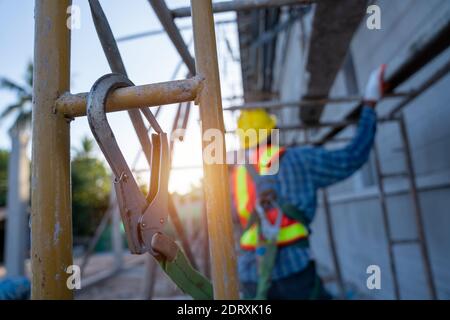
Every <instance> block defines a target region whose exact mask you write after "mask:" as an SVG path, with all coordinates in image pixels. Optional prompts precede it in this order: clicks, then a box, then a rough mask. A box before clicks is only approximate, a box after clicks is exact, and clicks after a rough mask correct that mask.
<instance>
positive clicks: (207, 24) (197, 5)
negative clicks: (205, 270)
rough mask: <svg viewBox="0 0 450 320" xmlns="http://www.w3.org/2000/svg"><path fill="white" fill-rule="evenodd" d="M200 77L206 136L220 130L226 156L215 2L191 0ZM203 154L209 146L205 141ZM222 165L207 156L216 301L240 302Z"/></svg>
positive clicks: (212, 265) (201, 115) (222, 148)
mask: <svg viewBox="0 0 450 320" xmlns="http://www.w3.org/2000/svg"><path fill="white" fill-rule="evenodd" d="M191 6H192V24H193V28H194V43H195V59H196V67H197V74H198V75H201V76H203V77H205V81H204V83H203V88H202V90H201V91H200V95H199V97H198V99H197V100H196V101H197V102H198V103H199V105H200V118H201V121H202V125H201V127H202V136H204V134H205V132H207V130H210V129H213V130H217V131H218V133H219V134H220V138H221V141H222V142H223V144H222V146H221V147H220V150H217V152H221V153H222V155H224V156H225V137H224V123H223V111H222V99H221V92H220V79H219V68H218V63H217V51H216V50H217V49H216V36H215V32H214V19H213V12H212V3H211V1H198V0H191ZM202 147H203V151H205V148H206V147H207V143H206V142H205V141H202ZM221 162H222V163H213V164H210V163H208V161H207V159H205V152H203V172H204V179H205V186H207V187H206V188H204V189H205V198H206V215H207V222H208V234H209V245H210V256H211V270H212V280H213V287H214V298H215V299H238V298H239V289H238V277H237V268H236V252H235V248H234V238H233V234H234V233H233V224H232V219H231V210H230V190H229V177H228V168H227V165H226V161H225V157H223V161H221Z"/></svg>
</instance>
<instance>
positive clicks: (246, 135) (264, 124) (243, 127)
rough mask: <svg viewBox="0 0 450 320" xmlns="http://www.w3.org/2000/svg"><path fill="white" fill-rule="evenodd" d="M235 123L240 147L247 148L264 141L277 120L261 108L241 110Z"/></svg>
mask: <svg viewBox="0 0 450 320" xmlns="http://www.w3.org/2000/svg"><path fill="white" fill-rule="evenodd" d="M237 124H238V129H239V130H237V134H238V136H239V140H240V143H241V147H243V148H246V149H247V148H252V147H254V146H256V145H257V144H258V143H260V142H262V141H264V140H265V139H266V138H267V135H268V134H270V130H271V129H273V128H275V126H276V124H277V120H276V118H275V116H273V115H270V114H268V113H267V112H266V111H265V110H263V109H254V110H247V111H241V114H240V115H239V118H238V121H237Z"/></svg>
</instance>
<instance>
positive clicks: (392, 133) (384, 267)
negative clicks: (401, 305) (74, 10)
mask: <svg viewBox="0 0 450 320" xmlns="http://www.w3.org/2000/svg"><path fill="white" fill-rule="evenodd" d="M375 3H376V4H378V5H379V6H380V8H381V12H382V17H381V19H382V29H381V30H368V29H367V28H366V24H365V20H363V22H362V23H361V26H360V28H359V29H358V31H357V32H356V34H355V36H354V38H353V41H352V44H351V53H352V57H353V60H354V65H355V69H356V77H357V83H358V86H359V91H360V93H361V94H362V92H363V89H364V86H365V82H366V81H367V78H368V75H369V73H370V71H371V70H373V69H374V68H375V67H377V66H378V65H379V64H381V63H387V64H388V71H389V70H391V71H392V70H395V69H396V68H397V67H398V66H400V65H401V64H402V62H403V61H404V60H405V58H406V57H408V56H409V55H411V53H412V52H413V51H414V49H415V48H417V47H420V46H421V44H423V43H424V42H425V41H426V40H427V39H428V38H429V37H430V35H431V34H433V33H434V32H435V31H436V30H437V29H438V28H439V27H441V26H442V25H444V24H445V23H447V21H448V20H449V19H450V18H449V17H450V1H447V0H429V1H422V0H384V1H375ZM311 16H312V14H311V15H307V16H305V18H304V21H303V27H302V23H301V22H298V23H296V24H295V25H294V26H293V27H292V29H291V31H290V34H289V40H290V41H289V42H288V45H287V46H286V47H285V48H286V49H284V50H283V49H281V48H282V42H283V41H282V38H283V37H280V40H279V53H281V52H282V53H283V54H278V61H277V64H276V67H275V70H276V73H277V77H276V81H275V88H274V89H275V90H278V91H279V93H280V99H286V100H292V99H298V98H299V97H300V92H299V88H300V87H301V82H302V81H303V79H302V68H303V63H304V53H305V45H304V43H305V39H307V38H308V34H309V32H310V31H309V30H308V21H309V20H310V19H311ZM284 36H286V35H284ZM449 59H450V50H447V51H446V52H444V53H443V54H441V55H440V56H439V57H438V58H437V59H435V60H434V61H433V62H432V63H430V64H429V65H427V66H426V67H425V68H423V69H422V70H421V71H420V72H419V73H417V74H416V75H415V76H414V77H412V78H411V79H410V80H409V81H408V82H407V83H405V84H404V85H403V86H402V87H401V88H399V89H398V90H399V91H400V90H402V91H403V90H408V89H411V88H415V87H417V86H418V85H420V84H421V83H422V82H423V81H424V79H426V78H427V77H429V76H430V75H431V74H432V73H433V72H434V71H435V70H437V68H439V67H440V66H442V64H443V63H445V62H447V61H448V60H449ZM448 88H450V77H449V76H448V75H447V76H446V77H445V78H444V79H443V80H441V81H440V82H439V83H437V84H436V85H435V86H434V87H432V88H431V89H429V90H428V91H426V92H424V93H423V94H422V95H421V96H420V97H419V98H417V99H416V100H414V101H413V102H412V103H411V104H409V105H408V107H407V109H406V110H405V111H406V112H405V119H406V123H407V127H408V134H409V137H410V141H411V146H412V159H413V163H414V168H415V171H416V173H417V183H418V185H419V187H420V188H419V191H420V202H421V208H422V210H423V215H424V227H425V232H426V236H427V245H428V247H429V251H430V256H431V262H432V267H433V272H434V276H435V282H436V286H437V289H438V295H439V298H441V299H449V298H450V254H449V253H450V232H449V225H450V209H449V207H450V148H449V147H450V142H449V141H450V126H449V125H448V119H450V108H449V103H450V90H448ZM346 94H347V87H346V84H345V81H344V77H343V72H342V71H341V72H340V73H339V75H338V76H337V78H336V82H335V84H334V87H333V89H332V92H331V95H334V96H342V95H346ZM398 102H399V100H394V101H393V100H390V101H386V102H383V103H381V104H380V105H379V106H378V109H377V110H378V111H377V112H378V114H379V115H383V114H386V112H387V111H389V110H390V109H391V108H392V107H393V106H394V105H395V104H396V103H398ZM351 107H352V105H350V104H349V105H339V106H327V108H326V110H325V112H324V114H323V119H325V120H331V119H335V120H337V119H340V118H342V116H343V115H344V114H345V113H346V112H348V110H349V108H351ZM278 116H279V119H280V122H281V123H283V124H293V123H296V122H298V110H294V109H290V110H286V109H285V110H284V111H283V112H279V113H278ZM311 134H312V136H313V137H314V136H315V135H320V132H312V133H311ZM351 134H352V131H351V130H346V132H344V133H343V135H347V136H349V135H351ZM283 139H284V142H286V143H289V142H291V141H293V140H294V139H296V140H302V136H301V133H298V132H297V133H291V134H287V135H284V136H283ZM377 143H378V146H379V148H380V152H381V161H382V170H383V172H385V173H394V172H401V171H404V170H405V164H404V154H403V150H402V148H401V139H400V134H399V131H398V127H397V126H396V125H394V124H380V125H379V127H378V132H377ZM372 172H373V161H372V162H371V163H368V164H367V165H366V166H365V168H363V169H362V170H360V171H359V172H358V173H356V174H355V175H354V176H353V177H351V178H350V179H347V180H346V181H344V182H341V183H340V184H338V185H335V186H333V187H331V188H330V190H329V193H330V200H331V210H332V218H333V225H334V229H335V233H336V238H337V248H338V254H339V260H340V263H341V265H342V270H343V276H344V279H345V281H346V282H347V283H349V284H352V285H353V286H355V287H356V288H357V289H358V291H360V292H361V293H362V294H364V295H367V296H368V297H371V298H383V299H384V298H393V289H392V282H391V275H390V272H389V265H388V263H389V257H388V251H387V242H386V235H385V231H384V229H383V224H382V220H381V217H382V216H381V209H380V204H379V199H378V195H377V191H376V190H377V189H376V185H375V180H374V178H373V175H372ZM406 182H407V181H406V180H405V179H402V178H394V179H388V180H386V181H385V185H386V188H387V190H388V210H389V220H390V223H391V225H392V230H393V231H392V232H393V235H394V237H395V238H396V239H397V238H398V239H405V238H412V237H415V236H416V229H415V223H414V217H413V210H412V202H411V198H410V196H409V194H408V189H407V184H406ZM313 231H314V234H313V239H312V243H313V250H314V253H315V255H316V257H317V261H318V262H319V264H320V265H323V266H325V272H326V268H327V267H328V268H329V267H330V266H331V265H332V263H331V258H330V253H329V250H328V247H329V245H328V239H327V236H326V231H325V225H324V216H323V212H322V210H321V209H319V210H318V212H317V217H316V220H315V222H314V224H313ZM395 258H396V262H397V265H398V269H399V270H400V272H399V275H398V278H399V281H400V290H401V296H402V298H406V299H409V298H411V299H413V298H418V299H422V298H427V297H428V295H427V289H426V283H425V278H424V275H423V265H422V260H421V256H420V251H419V250H418V246H415V245H402V246H398V247H396V248H395ZM370 264H377V265H379V266H380V267H381V271H382V289H381V290H378V291H377V290H368V289H367V288H366V279H367V275H366V268H367V266H368V265H370ZM329 271H332V270H329Z"/></svg>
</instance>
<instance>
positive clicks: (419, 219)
mask: <svg viewBox="0 0 450 320" xmlns="http://www.w3.org/2000/svg"><path fill="white" fill-rule="evenodd" d="M398 124H399V128H400V135H401V138H402V141H403V148H404V152H405V159H406V161H405V163H406V172H407V174H408V176H409V179H408V182H409V189H410V190H411V197H412V201H413V207H414V217H415V219H416V226H417V237H418V239H419V243H420V250H421V252H422V255H423V258H424V259H423V264H424V269H425V279H426V281H427V285H428V290H429V293H430V296H431V299H433V300H436V299H437V293H436V285H435V283H434V276H433V268H432V266H431V262H430V254H429V252H428V247H427V239H426V237H425V230H424V223H423V215H422V207H421V205H420V199H419V193H418V191H417V184H416V178H415V177H416V174H415V171H414V164H413V160H412V153H411V145H410V143H409V137H408V131H407V129H406V124H405V119H404V117H403V115H402V116H400V118H399V122H398Z"/></svg>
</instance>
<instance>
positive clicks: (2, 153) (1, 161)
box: [0, 150, 9, 207]
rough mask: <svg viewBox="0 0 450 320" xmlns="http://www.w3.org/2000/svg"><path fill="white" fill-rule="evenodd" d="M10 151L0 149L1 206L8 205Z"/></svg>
mask: <svg viewBox="0 0 450 320" xmlns="http://www.w3.org/2000/svg"><path fill="white" fill-rule="evenodd" d="M8 158H9V152H8V151H6V150H0V207H4V206H6V194H7V188H8Z"/></svg>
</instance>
